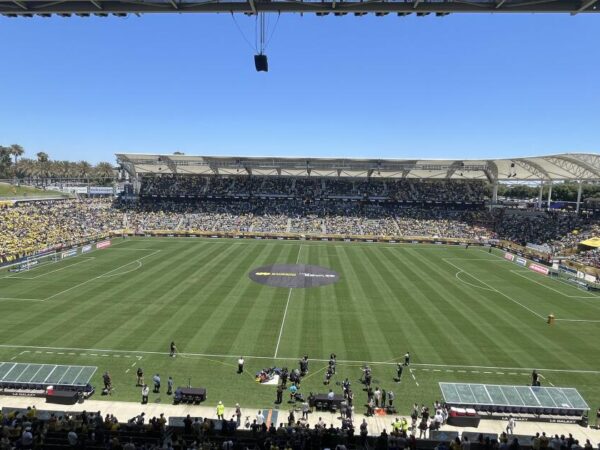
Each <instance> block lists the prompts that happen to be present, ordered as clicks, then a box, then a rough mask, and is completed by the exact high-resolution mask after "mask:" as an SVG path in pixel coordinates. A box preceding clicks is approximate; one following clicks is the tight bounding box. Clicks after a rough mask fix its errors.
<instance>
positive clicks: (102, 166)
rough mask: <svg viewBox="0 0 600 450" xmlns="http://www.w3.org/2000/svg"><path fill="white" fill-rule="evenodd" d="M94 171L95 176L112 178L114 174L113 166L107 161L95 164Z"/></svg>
mask: <svg viewBox="0 0 600 450" xmlns="http://www.w3.org/2000/svg"><path fill="white" fill-rule="evenodd" d="M94 172H96V176H97V177H99V178H114V176H115V171H114V169H113V166H112V164H111V163H108V162H99V163H98V164H96V167H94Z"/></svg>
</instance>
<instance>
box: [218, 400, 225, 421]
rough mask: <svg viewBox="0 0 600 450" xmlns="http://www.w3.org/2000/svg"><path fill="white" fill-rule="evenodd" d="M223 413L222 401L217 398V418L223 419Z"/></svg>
mask: <svg viewBox="0 0 600 450" xmlns="http://www.w3.org/2000/svg"><path fill="white" fill-rule="evenodd" d="M224 414H225V405H223V402H222V401H221V400H219V403H217V419H219V420H223V419H225V417H224Z"/></svg>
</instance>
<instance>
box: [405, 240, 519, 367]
mask: <svg viewBox="0 0 600 450" xmlns="http://www.w3.org/2000/svg"><path fill="white" fill-rule="evenodd" d="M409 254H410V255H411V256H412V260H413V263H414V264H415V265H416V266H418V267H421V268H422V269H423V271H425V272H429V273H431V274H432V275H433V276H431V277H429V282H430V283H431V285H432V287H433V288H434V290H435V292H436V294H437V295H436V296H435V298H432V303H431V305H432V307H434V308H437V309H439V310H440V311H442V312H443V313H444V314H446V315H447V317H448V319H450V320H448V324H449V325H450V324H452V325H451V326H452V327H453V328H454V331H455V333H456V334H458V333H459V332H460V333H461V334H462V335H463V336H462V339H461V342H462V345H464V347H463V353H464V354H465V356H466V357H468V358H470V359H472V360H475V361H479V362H478V364H480V365H490V364H491V363H492V361H491V360H490V359H489V355H490V354H491V353H492V352H490V351H489V350H491V349H494V353H495V352H499V353H503V352H504V350H503V349H502V345H500V343H501V342H502V340H503V339H502V336H501V335H498V334H497V333H495V332H494V329H493V328H491V329H490V326H489V323H488V321H489V318H490V317H492V318H493V321H494V322H496V321H497V320H498V317H497V312H496V313H494V312H493V311H489V312H488V313H487V314H485V315H483V314H481V311H480V310H479V309H478V308H476V307H475V306H477V304H476V303H470V302H465V299H471V300H472V298H471V297H470V296H469V294H471V293H472V289H473V288H472V287H471V286H469V285H466V284H463V283H460V284H459V282H458V280H456V277H455V270H454V268H453V267H452V266H450V265H448V264H445V263H444V261H443V260H441V259H440V258H439V257H436V256H437V255H434V256H433V257H429V258H426V257H424V256H422V255H421V254H420V253H419V252H418V251H417V250H409ZM488 292H489V291H482V292H481V294H483V295H485V294H487V293H488ZM481 294H479V295H481ZM490 294H493V293H491V292H490ZM453 334H454V333H453ZM498 341H500V342H498ZM465 350H466V351H465ZM504 356H505V357H507V358H510V356H509V354H508V353H506V352H505V353H504ZM515 362H516V361H514V360H513V361H512V363H515Z"/></svg>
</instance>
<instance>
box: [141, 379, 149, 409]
mask: <svg viewBox="0 0 600 450" xmlns="http://www.w3.org/2000/svg"><path fill="white" fill-rule="evenodd" d="M149 393H150V388H149V387H148V385H147V384H144V385H143V386H142V405H145V404H146V403H148V394H149Z"/></svg>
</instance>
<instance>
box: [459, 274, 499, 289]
mask: <svg viewBox="0 0 600 450" xmlns="http://www.w3.org/2000/svg"><path fill="white" fill-rule="evenodd" d="M461 273H466V274H467V275H469V276H470V277H472V276H473V275H470V274H468V273H467V272H465V271H464V270H460V271H458V272H456V275H455V276H456V279H457V280H458V281H460V282H462V283H465V284H468V285H469V286H471V287H474V288H477V289H483V290H484V291H491V292H494V291H492V290H491V289H490V288H487V287H484V286H477V285H476V284H473V283H469V282H468V281H466V280H463V279H462V278H461V277H460V276H459V275H460V274H461ZM475 279H477V278H475Z"/></svg>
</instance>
